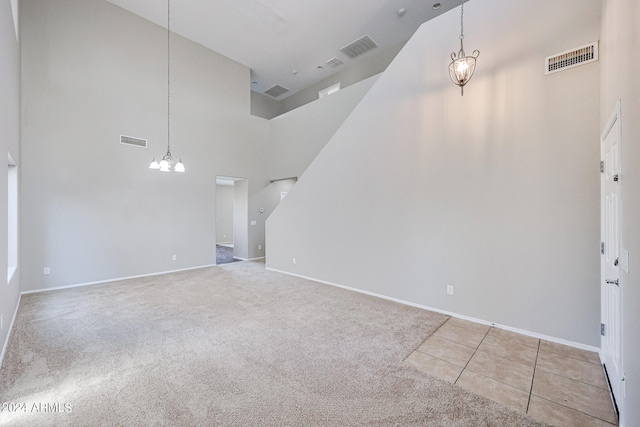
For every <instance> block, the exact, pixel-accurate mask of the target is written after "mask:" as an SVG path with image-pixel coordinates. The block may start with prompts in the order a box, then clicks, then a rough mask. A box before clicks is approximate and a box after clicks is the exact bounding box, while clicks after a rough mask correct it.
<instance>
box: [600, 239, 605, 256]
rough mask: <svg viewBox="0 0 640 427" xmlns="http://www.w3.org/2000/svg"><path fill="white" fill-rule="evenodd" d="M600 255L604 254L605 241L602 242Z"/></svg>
mask: <svg viewBox="0 0 640 427" xmlns="http://www.w3.org/2000/svg"><path fill="white" fill-rule="evenodd" d="M600 255H604V242H600Z"/></svg>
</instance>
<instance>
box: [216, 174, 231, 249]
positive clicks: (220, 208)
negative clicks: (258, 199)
mask: <svg viewBox="0 0 640 427" xmlns="http://www.w3.org/2000/svg"><path fill="white" fill-rule="evenodd" d="M232 242H233V185H221V184H218V185H216V243H232Z"/></svg>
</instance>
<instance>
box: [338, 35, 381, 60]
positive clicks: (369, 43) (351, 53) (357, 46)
mask: <svg viewBox="0 0 640 427" xmlns="http://www.w3.org/2000/svg"><path fill="white" fill-rule="evenodd" d="M377 47H378V44H377V43H376V42H374V41H373V40H372V39H371V37H369V36H362V37H360V38H359V39H358V40H356V41H354V42H353V43H351V44H348V45H346V46H345V47H343V48H342V49H340V52H342V53H344V54H345V55H347V56H348V57H349V58H351V59H353V58H355V57H356V56H360V55H362V54H363V53H365V52H369V51H370V50H371V49H375V48H377Z"/></svg>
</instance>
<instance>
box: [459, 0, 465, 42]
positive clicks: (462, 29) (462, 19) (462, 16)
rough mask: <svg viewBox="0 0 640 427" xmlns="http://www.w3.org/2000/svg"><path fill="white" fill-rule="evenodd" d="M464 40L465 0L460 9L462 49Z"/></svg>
mask: <svg viewBox="0 0 640 427" xmlns="http://www.w3.org/2000/svg"><path fill="white" fill-rule="evenodd" d="M462 40H464V0H462V5H461V10H460V49H462Z"/></svg>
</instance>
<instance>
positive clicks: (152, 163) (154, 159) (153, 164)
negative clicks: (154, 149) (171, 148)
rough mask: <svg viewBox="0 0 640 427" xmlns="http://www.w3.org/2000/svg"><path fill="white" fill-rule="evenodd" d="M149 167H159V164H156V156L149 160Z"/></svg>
mask: <svg viewBox="0 0 640 427" xmlns="http://www.w3.org/2000/svg"><path fill="white" fill-rule="evenodd" d="M149 169H160V165H159V164H158V162H157V161H156V158H155V157H154V158H153V161H152V162H151V164H150V165H149Z"/></svg>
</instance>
